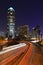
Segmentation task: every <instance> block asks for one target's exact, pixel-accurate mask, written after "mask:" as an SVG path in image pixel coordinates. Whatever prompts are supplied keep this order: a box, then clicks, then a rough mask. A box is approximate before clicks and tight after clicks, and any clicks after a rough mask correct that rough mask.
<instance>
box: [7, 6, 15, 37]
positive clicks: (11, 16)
mask: <svg viewBox="0 0 43 65" xmlns="http://www.w3.org/2000/svg"><path fill="white" fill-rule="evenodd" d="M7 36H8V38H9V37H11V38H15V10H14V9H13V8H12V7H10V8H9V9H8V12H7Z"/></svg>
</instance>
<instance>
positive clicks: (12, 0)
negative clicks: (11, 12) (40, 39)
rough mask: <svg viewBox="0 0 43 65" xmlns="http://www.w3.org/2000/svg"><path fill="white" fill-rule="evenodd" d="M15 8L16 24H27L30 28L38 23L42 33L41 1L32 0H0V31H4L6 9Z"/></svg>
mask: <svg viewBox="0 0 43 65" xmlns="http://www.w3.org/2000/svg"><path fill="white" fill-rule="evenodd" d="M9 7H13V8H14V9H15V10H16V26H17V27H18V26H19V25H22V24H28V25H29V27H30V30H31V28H32V27H35V26H36V25H40V29H41V33H43V2H39V1H36V2H35V1H33V0H30V1H29V0H0V31H6V14H7V9H8V8H9Z"/></svg>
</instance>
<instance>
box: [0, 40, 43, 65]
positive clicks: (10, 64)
mask: <svg viewBox="0 0 43 65" xmlns="http://www.w3.org/2000/svg"><path fill="white" fill-rule="evenodd" d="M20 43H21V45H19V46H22V43H23V44H24V43H25V44H24V46H22V47H19V48H17V49H15V50H14V49H13V50H11V51H10V52H7V53H6V54H5V55H3V56H2V57H1V56H0V57H1V58H2V59H1V63H0V65H43V47H41V46H40V45H38V44H36V45H35V44H33V43H30V42H28V41H20ZM8 49H9V48H8ZM2 60H3V61H2Z"/></svg>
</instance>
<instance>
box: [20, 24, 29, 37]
mask: <svg viewBox="0 0 43 65" xmlns="http://www.w3.org/2000/svg"><path fill="white" fill-rule="evenodd" d="M19 35H22V36H24V37H29V26H28V25H22V26H20V27H19Z"/></svg>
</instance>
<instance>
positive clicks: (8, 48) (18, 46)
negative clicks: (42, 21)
mask: <svg viewBox="0 0 43 65" xmlns="http://www.w3.org/2000/svg"><path fill="white" fill-rule="evenodd" d="M23 46H26V44H25V43H20V44H17V45H13V46H9V47H6V48H3V50H2V51H1V52H0V55H1V54H4V53H6V52H9V51H12V50H16V49H18V48H21V47H23Z"/></svg>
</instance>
